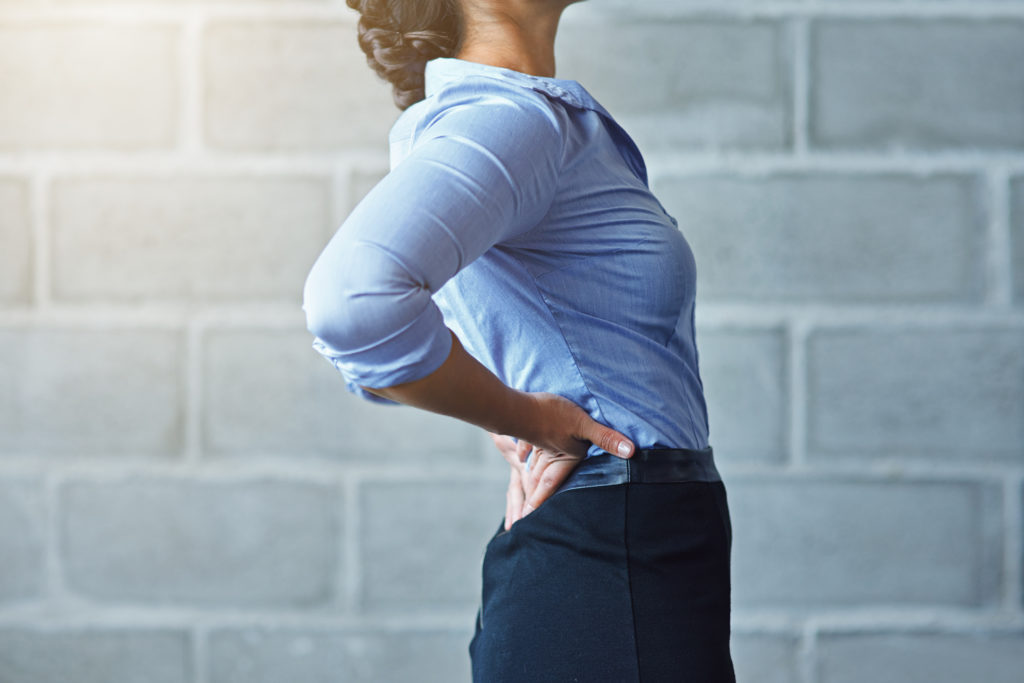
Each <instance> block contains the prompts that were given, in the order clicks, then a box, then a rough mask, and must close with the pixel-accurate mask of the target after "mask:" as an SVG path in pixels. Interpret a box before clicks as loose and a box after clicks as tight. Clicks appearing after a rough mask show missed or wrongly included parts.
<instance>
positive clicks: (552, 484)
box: [523, 458, 579, 517]
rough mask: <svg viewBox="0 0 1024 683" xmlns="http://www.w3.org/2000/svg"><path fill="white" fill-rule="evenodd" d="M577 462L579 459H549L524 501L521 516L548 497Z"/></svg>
mask: <svg viewBox="0 0 1024 683" xmlns="http://www.w3.org/2000/svg"><path fill="white" fill-rule="evenodd" d="M577 464H579V460H577V459H568V458H567V459H564V460H551V461H549V462H548V463H547V464H546V465H545V467H544V471H543V472H541V473H540V478H539V479H538V480H537V484H536V486H535V487H534V488H533V491H532V492H531V493H530V494H529V495H528V496H527V499H526V503H524V504H523V516H524V517H525V516H526V515H528V514H530V513H531V512H533V511H534V510H536V509H537V508H538V507H540V505H541V503H543V502H544V501H545V500H547V499H548V498H550V497H551V494H553V493H554V492H555V490H556V489H558V487H559V486H561V484H562V482H564V481H565V480H566V478H567V477H568V476H569V474H570V473H571V472H572V471H573V469H574V468H575V467H576V465H577Z"/></svg>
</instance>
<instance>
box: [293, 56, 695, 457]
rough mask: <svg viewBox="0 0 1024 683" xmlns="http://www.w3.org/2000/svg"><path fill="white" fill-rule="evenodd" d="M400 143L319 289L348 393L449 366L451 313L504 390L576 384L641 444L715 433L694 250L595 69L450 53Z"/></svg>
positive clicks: (320, 316)
mask: <svg viewBox="0 0 1024 683" xmlns="http://www.w3.org/2000/svg"><path fill="white" fill-rule="evenodd" d="M390 143H391V147H390V149H391V172H390V173H389V174H388V175H387V176H386V177H385V178H384V179H383V180H382V181H381V182H380V183H379V184H378V185H377V186H376V187H374V188H373V189H372V190H371V191H370V192H369V193H368V194H367V195H366V197H365V198H364V199H363V201H362V202H360V203H359V204H358V205H357V206H356V207H355V209H354V210H353V211H352V212H351V214H350V215H349V217H348V218H347V219H346V220H345V222H344V223H343V224H342V226H341V227H340V228H339V229H338V231H337V232H336V234H335V235H334V236H333V237H332V239H331V240H330V242H329V243H328V244H327V246H326V247H325V249H324V251H323V253H321V254H320V256H319V258H318V259H317V261H316V263H315V264H314V265H313V268H312V270H311V272H310V274H309V277H308V278H307V281H306V285H305V289H304V293H303V297H304V302H303V309H304V310H305V312H306V317H307V323H308V329H309V331H310V332H311V333H312V334H313V335H314V336H315V339H314V341H313V347H314V348H315V349H316V350H317V351H318V352H319V353H320V354H322V355H323V356H324V357H325V358H327V359H328V360H329V361H330V362H331V363H332V364H333V365H334V366H335V367H336V368H337V369H338V370H339V371H340V372H341V374H342V375H343V377H344V379H345V381H346V386H347V388H348V390H350V391H352V392H354V393H356V394H358V395H360V396H362V397H363V398H365V399H367V400H369V401H375V402H382V403H393V401H389V400H388V399H383V398H381V397H378V396H375V395H374V394H371V393H369V392H366V391H364V390H363V389H361V388H360V387H359V385H364V386H368V387H374V388H377V387H386V386H391V385H394V384H400V383H403V382H409V381H412V380H416V379H420V378H422V377H425V376H426V375H429V374H430V373H432V372H434V371H435V370H436V369H437V368H438V367H440V366H441V364H442V363H444V361H445V360H446V358H447V357H448V353H449V351H450V350H451V343H452V342H451V337H450V334H449V332H448V328H451V329H452V330H453V331H454V332H455V333H456V334H457V335H458V337H459V339H460V340H461V341H462V343H463V345H464V346H465V348H466V350H467V351H468V352H469V353H471V354H472V355H473V356H474V357H476V358H477V360H479V361H480V362H481V363H482V364H483V365H484V366H486V367H487V368H489V369H490V370H491V371H492V372H494V373H495V374H496V375H497V376H498V377H499V378H501V380H502V381H503V382H505V383H506V384H507V385H509V386H511V387H514V388H516V389H520V390H522V391H529V392H537V391H548V392H552V393H556V394H560V395H562V396H565V397H566V398H569V399H570V400H572V401H573V402H575V403H576V404H578V405H579V406H581V407H582V408H583V409H584V410H585V411H586V412H587V413H589V414H590V416H591V417H593V419H595V420H597V421H598V422H601V423H602V424H605V425H608V426H610V427H612V428H613V429H616V430H618V431H619V432H621V433H623V434H625V435H626V436H628V437H629V438H630V439H631V440H632V441H633V443H635V444H636V445H637V447H638V448H657V447H670V448H692V449H703V448H705V447H706V446H707V445H708V419H707V408H706V405H705V402H704V393H703V385H702V383H701V378H700V372H699V370H698V353H697V347H696V343H695V328H694V297H695V290H696V264H695V262H694V258H693V253H692V251H691V250H690V247H689V244H688V243H687V241H686V239H685V238H684V236H683V234H682V233H681V232H680V230H679V229H678V226H677V223H676V221H675V219H673V218H672V217H671V216H669V215H668V214H667V213H666V212H665V209H664V207H663V206H662V205H661V203H660V202H659V201H658V199H657V198H655V196H654V195H653V194H652V193H651V191H650V189H649V187H648V183H647V171H646V167H645V166H644V162H643V159H642V157H641V155H640V152H639V150H638V149H637V147H636V145H635V144H634V143H633V141H632V140H631V139H630V137H629V136H628V135H627V134H626V132H625V131H624V130H623V129H622V128H621V127H619V125H618V124H617V123H616V122H615V121H614V119H613V118H612V117H611V115H610V114H609V113H608V112H607V111H606V110H605V109H604V108H603V107H602V106H601V105H600V104H599V103H598V102H597V101H596V100H595V99H594V98H593V97H592V96H591V95H590V94H589V93H588V92H587V91H586V90H585V89H584V88H583V87H582V86H581V85H580V84H579V83H577V82H576V81H571V80H564V79H556V78H542V77H537V76H531V75H528V74H524V73H520V72H517V71H512V70H509V69H503V68H499V67H495V66H490V65H485V64H478V63H474V62H467V61H463V60H459V59H454V58H442V59H435V60H433V61H430V62H428V63H427V68H426V99H424V100H422V101H420V102H418V103H416V104H414V105H413V106H411V107H409V108H408V109H407V110H405V112H403V114H402V115H401V116H400V117H399V118H398V120H397V122H396V123H395V124H394V127H393V128H392V130H391V136H390ZM602 453H604V451H603V450H601V449H600V448H599V447H598V446H596V445H592V446H591V447H590V449H589V451H588V454H587V455H588V458H589V457H591V456H594V455H598V454H602ZM613 460H614V458H613ZM621 462H622V461H620V463H621ZM581 464H582V463H581Z"/></svg>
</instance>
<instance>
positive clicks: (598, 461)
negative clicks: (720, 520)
mask: <svg viewBox="0 0 1024 683" xmlns="http://www.w3.org/2000/svg"><path fill="white" fill-rule="evenodd" d="M721 480H722V478H721V476H720V475H719V473H718V468H716V467H715V459H714V450H713V449H712V447H711V446H710V445H709V446H706V447H705V448H702V449H699V450H694V449H690V448H638V449H636V451H635V452H634V453H633V457H631V458H625V459H624V458H619V457H617V456H615V455H612V454H611V453H601V454H600V455H594V456H591V457H589V458H586V459H584V460H581V461H580V463H579V464H578V465H577V466H576V468H575V469H574V470H573V471H572V474H570V475H569V477H568V478H566V480H565V481H564V482H562V485H561V486H559V487H558V489H557V490H556V491H555V493H556V494H557V493H559V492H561V491H565V490H567V489H576V488H584V487H588V486H611V485H614V484H625V483H629V482H633V483H652V484H654V483H666V482H680V481H721Z"/></svg>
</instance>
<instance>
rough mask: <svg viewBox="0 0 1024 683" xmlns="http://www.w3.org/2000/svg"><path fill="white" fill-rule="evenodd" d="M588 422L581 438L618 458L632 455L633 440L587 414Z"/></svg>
mask: <svg viewBox="0 0 1024 683" xmlns="http://www.w3.org/2000/svg"><path fill="white" fill-rule="evenodd" d="M587 419H588V422H587V425H586V427H585V429H584V434H583V438H585V439H586V440H587V441H590V442H591V443H593V444H594V445H596V446H597V447H598V448H600V449H601V450H603V451H606V452H608V453H611V454H612V455H616V456H618V457H620V458H629V457H632V455H633V452H634V450H635V448H634V446H633V442H632V441H630V440H629V439H627V438H626V436H625V435H623V434H620V433H619V432H617V431H615V430H614V429H612V428H611V427H606V426H605V425H603V424H601V423H600V422H596V421H594V420H592V419H590V416H587Z"/></svg>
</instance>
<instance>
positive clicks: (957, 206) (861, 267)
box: [655, 171, 986, 306]
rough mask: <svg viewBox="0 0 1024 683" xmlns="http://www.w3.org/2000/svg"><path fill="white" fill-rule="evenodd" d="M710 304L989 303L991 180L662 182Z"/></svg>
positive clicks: (713, 177)
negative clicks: (986, 205)
mask: <svg viewBox="0 0 1024 683" xmlns="http://www.w3.org/2000/svg"><path fill="white" fill-rule="evenodd" d="M655 192H656V193H657V194H658V196H659V197H662V198H663V200H664V202H665V206H666V208H667V210H668V211H669V213H670V214H672V215H673V216H675V217H676V219H677V220H678V221H679V228H680V230H682V232H683V234H684V235H685V236H686V239H687V241H688V242H689V243H690V246H691V248H692V249H693V251H694V256H695V258H696V261H697V277H698V278H699V282H700V285H699V287H698V288H697V296H698V306H699V305H700V303H699V302H700V301H720V300H740V301H745V302H750V301H780V302H783V301H792V302H832V301H835V302H846V303H857V302H894V303H899V302H927V303H938V302H962V303H966V302H979V301H981V299H982V296H983V294H984V275H985V272H984V239H985V222H986V219H985V217H984V213H983V210H982V209H981V207H982V206H983V201H984V200H983V198H984V188H983V187H982V186H981V184H980V181H979V180H978V179H977V178H974V177H972V176H965V175H954V174H946V175H933V176H930V177H925V178H921V177H915V176H910V175H903V174H898V173H886V174H862V173H840V172H823V171H814V172H783V173H777V174H773V175H770V176H761V175H756V176H754V175H751V176H733V175H729V174H724V173H723V174H710V175H700V176H685V177H684V176H674V177H665V178H662V179H661V180H659V181H657V182H656V183H655Z"/></svg>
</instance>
